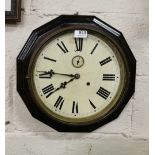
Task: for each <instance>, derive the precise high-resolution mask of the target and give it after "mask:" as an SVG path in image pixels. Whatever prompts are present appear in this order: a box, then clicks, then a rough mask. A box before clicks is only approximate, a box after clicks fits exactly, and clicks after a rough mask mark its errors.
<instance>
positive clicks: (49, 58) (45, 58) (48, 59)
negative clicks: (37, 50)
mask: <svg viewBox="0 0 155 155" xmlns="http://www.w3.org/2000/svg"><path fill="white" fill-rule="evenodd" d="M44 59H46V60H50V61H53V62H56V60H55V59H51V58H48V57H44Z"/></svg>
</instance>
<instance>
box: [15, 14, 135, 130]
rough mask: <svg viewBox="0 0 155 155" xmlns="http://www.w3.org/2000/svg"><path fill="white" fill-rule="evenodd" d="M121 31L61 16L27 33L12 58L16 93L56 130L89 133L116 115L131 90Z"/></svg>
mask: <svg viewBox="0 0 155 155" xmlns="http://www.w3.org/2000/svg"><path fill="white" fill-rule="evenodd" d="M135 73H136V60H135V58H134V55H133V54H132V52H131V50H130V48H129V46H128V44H127V42H126V40H125V38H124V36H123V34H122V33H121V32H120V31H118V30H116V29H115V28H113V27H112V26H110V25H108V24H106V23H105V22H104V21H102V20H100V19H99V18H97V17H95V16H80V15H78V16H77V15H61V16H59V17H57V18H55V19H53V20H52V21H50V22H48V23H46V24H44V25H42V26H40V27H39V28H37V29H35V30H33V31H32V33H31V35H30V37H29V38H28V40H27V42H26V43H25V45H24V47H23V49H22V50H21V52H20V53H19V55H18V57H17V91H18V92H19V94H20V96H21V98H22V99H23V101H24V103H25V105H26V107H27V108H28V110H29V111H30V113H31V115H32V116H33V117H34V118H36V119H38V120H39V121H41V122H43V123H45V124H47V125H49V126H50V127H52V128H54V129H56V130H57V131H63V132H69V131H71V132H89V131H93V130H95V129H97V128H98V127H101V126H102V125H104V124H106V123H108V122H110V121H112V120H114V119H116V118H117V117H118V116H119V114H120V113H121V111H122V110H123V108H124V107H125V105H126V104H127V102H128V101H129V100H130V98H131V96H132V95H133V93H134V89H135Z"/></svg>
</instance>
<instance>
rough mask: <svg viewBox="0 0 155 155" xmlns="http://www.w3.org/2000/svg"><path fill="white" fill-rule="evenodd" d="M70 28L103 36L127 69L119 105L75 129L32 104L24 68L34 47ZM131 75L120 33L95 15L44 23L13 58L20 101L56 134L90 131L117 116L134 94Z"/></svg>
mask: <svg viewBox="0 0 155 155" xmlns="http://www.w3.org/2000/svg"><path fill="white" fill-rule="evenodd" d="M70 29H85V30H93V31H96V32H97V33H99V34H101V35H104V36H106V37H107V38H108V39H110V40H111V41H112V42H113V43H114V44H115V45H116V46H117V47H118V48H120V49H121V50H122V51H123V55H124V56H125V58H126V64H127V66H128V72H129V77H128V84H127V85H126V88H125V91H124V93H123V95H122V97H121V99H120V100H119V103H118V104H117V105H116V106H115V107H114V108H112V109H111V110H110V111H109V112H108V113H107V115H106V116H104V117H103V119H101V120H100V121H96V122H94V123H93V124H89V125H88V124H86V125H82V126H80V125H78V126H77V125H76V126H75V125H70V124H65V123H63V122H59V121H58V120H56V119H54V118H53V117H51V116H49V115H48V114H46V113H45V112H44V111H43V110H42V109H41V108H40V107H38V104H37V103H36V102H35V101H34V99H33V96H32V95H31V93H30V91H29V86H28V80H29V79H28V78H27V76H28V66H29V63H30V60H31V57H32V54H34V51H37V50H36V49H37V48H38V49H39V48H40V47H41V46H42V45H43V44H45V43H46V42H47V41H48V40H49V39H50V38H51V37H53V36H54V35H57V34H58V33H61V32H63V31H68V30H70ZM135 73H136V59H135V57H134V55H133V54H132V52H131V50H130V48H129V46H128V44H127V42H126V40H125V38H124V36H123V34H122V33H121V32H120V31H118V30H116V29H115V28H113V27H111V26H110V25H108V24H107V23H105V22H103V21H102V20H100V19H99V18H97V17H95V16H81V15H61V16H59V17H57V18H55V19H54V20H52V21H50V22H48V23H46V24H45V25H43V26H41V27H39V28H37V29H35V30H33V31H32V33H31V35H30V37H29V38H28V40H27V42H26V43H25V45H24V47H23V49H22V50H21V52H20V53H19V55H18V57H17V91H18V93H19V94H20V96H21V98H22V99H23V101H24V103H25V105H26V106H27V108H28V110H29V111H30V113H31V115H32V116H33V117H35V118H36V119H38V120H40V121H41V122H43V123H45V124H47V125H49V126H51V127H52V128H54V129H56V130H57V131H61V132H90V131H93V130H95V129H97V128H98V127H100V126H102V125H104V124H106V123H108V122H110V121H112V120H114V119H116V118H117V117H118V116H119V114H120V113H121V111H122V110H123V108H124V107H125V105H126V104H127V102H128V101H129V99H130V98H131V96H132V95H133V93H134V90H135Z"/></svg>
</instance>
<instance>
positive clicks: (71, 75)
mask: <svg viewBox="0 0 155 155" xmlns="http://www.w3.org/2000/svg"><path fill="white" fill-rule="evenodd" d="M52 74H57V75H64V76H69V77H75V75H73V74H63V73H55V72H52Z"/></svg>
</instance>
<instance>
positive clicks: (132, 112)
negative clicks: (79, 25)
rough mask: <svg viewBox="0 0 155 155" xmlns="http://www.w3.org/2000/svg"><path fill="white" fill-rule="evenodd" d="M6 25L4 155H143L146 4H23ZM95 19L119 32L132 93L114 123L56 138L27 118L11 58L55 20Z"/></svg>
mask: <svg viewBox="0 0 155 155" xmlns="http://www.w3.org/2000/svg"><path fill="white" fill-rule="evenodd" d="M22 7H23V8H24V11H23V12H22V22H21V23H18V24H16V25H8V24H7V25H6V121H9V122H10V123H9V124H7V125H6V155H63V154H66V155H79V154H80V155H86V154H90V155H148V0H23V2H22ZM77 12H79V14H84V15H95V16H97V17H99V18H101V19H102V20H104V21H105V22H107V23H109V24H111V25H112V26H114V27H116V28H117V29H119V30H120V31H122V32H123V34H124V36H125V38H126V40H127V41H128V43H129V45H130V47H131V49H132V51H133V53H134V55H135V57H136V59H137V74H136V92H135V94H134V96H133V97H132V99H131V100H130V102H129V103H128V105H127V106H126V107H125V109H124V111H123V112H122V114H121V115H120V117H119V118H118V119H117V120H115V121H113V122H111V123H109V124H107V125H105V126H103V127H101V128H99V129H97V130H96V131H94V132H91V133H58V132H56V131H55V130H53V129H52V128H50V127H48V126H46V125H45V124H43V123H41V122H39V121H37V120H35V119H34V118H32V116H31V115H30V113H29V112H28V110H27V108H26V107H25V105H24V104H23V101H22V100H21V98H20V97H19V95H18V93H17V91H16V57H17V55H18V53H19V52H20V50H21V48H22V47H23V45H24V43H25V41H26V40H27V38H28V36H29V35H30V33H31V31H32V30H33V29H35V28H37V27H38V26H40V25H42V24H44V23H46V22H48V21H50V20H52V19H53V18H55V17H57V16H59V15H61V14H74V13H77Z"/></svg>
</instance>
